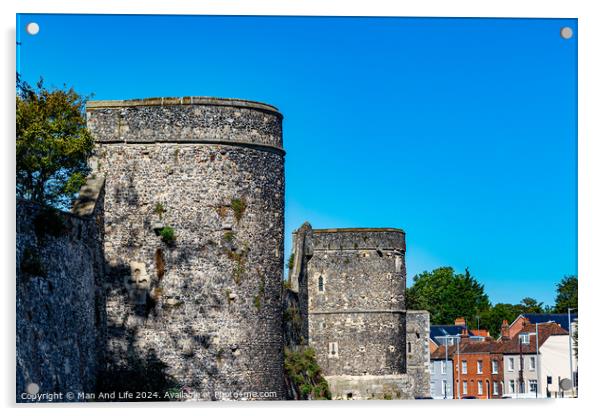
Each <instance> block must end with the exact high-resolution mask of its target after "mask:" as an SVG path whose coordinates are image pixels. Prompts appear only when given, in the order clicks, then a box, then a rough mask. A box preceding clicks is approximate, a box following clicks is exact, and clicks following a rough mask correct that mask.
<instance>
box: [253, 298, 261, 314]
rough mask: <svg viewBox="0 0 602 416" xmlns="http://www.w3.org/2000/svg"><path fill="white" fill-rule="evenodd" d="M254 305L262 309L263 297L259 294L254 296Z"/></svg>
mask: <svg viewBox="0 0 602 416" xmlns="http://www.w3.org/2000/svg"><path fill="white" fill-rule="evenodd" d="M253 305H254V306H255V308H257V310H260V309H261V298H260V297H259V295H255V298H253Z"/></svg>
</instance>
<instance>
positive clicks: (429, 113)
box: [17, 15, 577, 304]
mask: <svg viewBox="0 0 602 416" xmlns="http://www.w3.org/2000/svg"><path fill="white" fill-rule="evenodd" d="M29 21H36V22H38V23H39V24H40V32H39V34H38V35H37V36H29V35H26V34H25V30H24V28H25V25H26V24H27V23H28V22H29ZM563 26H570V27H572V28H573V31H574V33H575V37H573V39H570V40H565V39H562V38H561V37H560V35H559V32H560V29H561V27H563ZM576 35H577V21H576V20H575V19H565V20H557V19H439V18H437V19H426V18H301V17H203V16H196V17H189V16H180V17H177V16H154V17H153V16H144V17H142V16H94V15H22V16H21V17H20V18H18V19H17V39H18V41H20V42H21V43H22V44H21V46H19V47H18V59H17V65H18V70H19V71H20V72H21V73H22V75H23V76H24V78H25V80H27V81H30V82H34V81H35V80H37V79H38V78H39V77H40V76H43V77H44V78H45V80H46V81H47V83H48V84H50V85H55V86H61V85H62V84H64V83H66V84H68V85H70V86H74V87H75V89H76V90H77V91H79V92H80V93H83V94H90V93H94V94H95V97H94V98H95V99H125V98H139V97H150V96H184V95H206V96H219V97H237V98H245V99H251V100H258V101H264V102H267V103H270V104H273V105H275V106H277V107H278V108H279V109H280V110H281V111H282V113H283V114H284V117H285V118H284V144H285V148H286V151H287V155H286V234H287V239H286V249H287V253H288V251H289V249H290V233H291V231H292V230H293V229H294V228H296V227H298V226H299V225H300V224H301V223H302V222H303V221H306V220H308V221H310V222H311V223H312V225H313V226H314V227H316V228H324V227H399V228H403V229H404V230H405V231H406V233H407V266H408V284H411V277H412V276H413V275H414V274H416V273H419V272H421V271H423V270H430V269H433V268H435V267H439V266H445V265H450V266H453V267H454V268H455V269H456V270H459V271H461V270H464V268H465V267H467V266H468V267H470V270H471V273H472V274H473V275H475V276H476V277H477V278H478V279H479V281H481V282H482V283H484V285H485V289H486V291H487V293H488V294H489V296H490V299H491V300H492V302H518V301H519V300H520V299H522V298H523V297H525V296H531V297H535V298H536V299H538V300H540V301H544V302H545V303H547V304H553V301H554V285H555V283H556V282H558V281H559V280H560V279H561V278H562V277H563V275H565V274H576V273H577V136H576V129H577V124H576V122H577V120H576V118H577V101H576V94H577V92H576V91H577V39H576V38H577V36H576Z"/></svg>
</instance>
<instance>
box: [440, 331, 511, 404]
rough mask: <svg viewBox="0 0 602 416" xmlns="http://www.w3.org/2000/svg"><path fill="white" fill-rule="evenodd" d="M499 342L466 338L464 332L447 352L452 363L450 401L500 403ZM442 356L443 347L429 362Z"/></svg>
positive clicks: (501, 358)
mask: <svg viewBox="0 0 602 416" xmlns="http://www.w3.org/2000/svg"><path fill="white" fill-rule="evenodd" d="M501 345H502V344H501V342H498V341H494V340H493V339H491V338H489V337H485V338H476V339H475V338H472V339H471V338H469V336H468V334H467V333H466V332H465V333H464V334H463V336H462V338H461V341H460V351H459V353H458V350H457V345H454V346H451V347H449V348H448V351H447V354H448V357H449V359H450V360H452V361H453V368H454V377H453V380H454V387H453V392H454V398H456V399H458V398H460V399H461V398H466V397H471V398H478V399H500V398H502V395H503V381H504V360H503V356H502V354H501V353H500V352H499V350H500V348H501ZM444 356H445V347H444V346H440V347H439V348H437V350H435V351H434V352H433V353H432V354H431V358H432V359H437V358H439V359H441V358H443V357H444Z"/></svg>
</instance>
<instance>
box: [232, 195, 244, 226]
mask: <svg viewBox="0 0 602 416" xmlns="http://www.w3.org/2000/svg"><path fill="white" fill-rule="evenodd" d="M230 207H231V208H232V212H234V218H236V222H238V221H240V219H241V218H242V215H243V214H244V212H245V210H246V209H247V201H245V200H244V199H239V198H233V199H232V201H230Z"/></svg>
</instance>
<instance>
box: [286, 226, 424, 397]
mask: <svg viewBox="0 0 602 416" xmlns="http://www.w3.org/2000/svg"><path fill="white" fill-rule="evenodd" d="M405 250H406V243H405V233H404V232H403V231H402V230H399V229H393V228H344V229H323V230H319V229H314V230H312V228H311V226H310V225H309V224H307V223H306V224H304V225H303V226H302V227H300V228H299V229H298V230H297V231H295V233H294V235H293V252H294V256H295V262H294V264H293V268H292V270H291V290H292V291H294V292H297V293H298V294H299V295H298V299H299V301H298V302H299V309H300V314H301V316H302V317H303V318H304V320H305V321H306V322H307V327H306V328H303V331H304V332H305V334H306V335H305V336H307V337H308V343H309V346H311V347H313V348H314V349H315V351H316V357H317V360H318V363H319V364H320V367H321V368H322V370H323V372H324V375H325V378H326V379H327V381H328V384H329V386H330V389H331V391H332V393H333V397H335V398H339V399H357V398H361V399H371V398H375V399H383V398H391V399H395V398H415V397H427V396H429V387H430V383H429V377H428V371H429V370H428V365H429V355H428V331H429V322H428V313H427V312H417V311H411V312H410V311H407V310H406V307H405V288H406V266H405ZM408 331H409V332H408ZM408 344H410V345H408Z"/></svg>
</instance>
